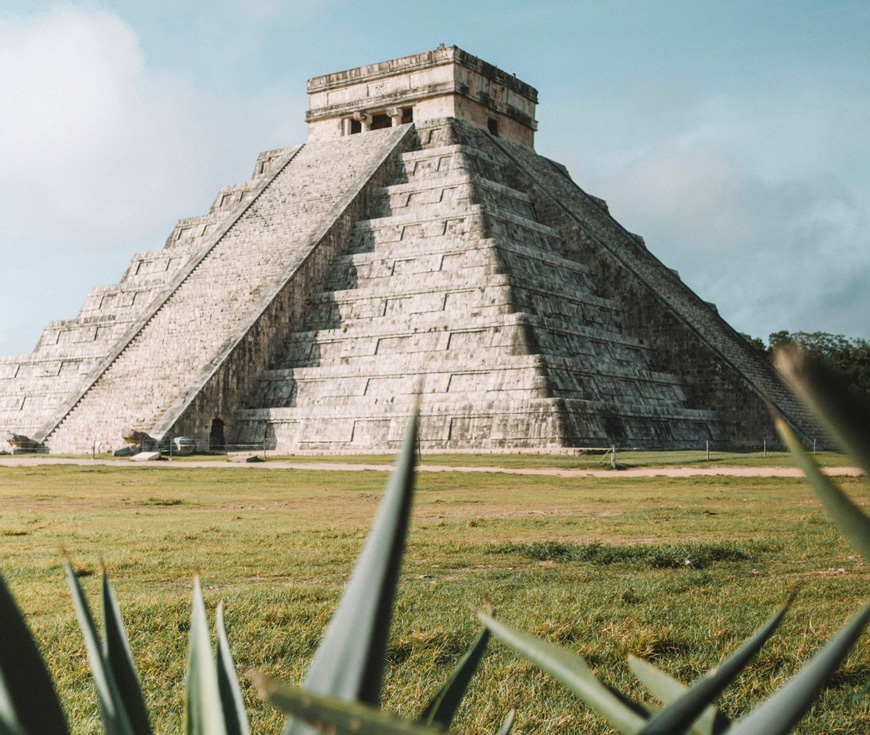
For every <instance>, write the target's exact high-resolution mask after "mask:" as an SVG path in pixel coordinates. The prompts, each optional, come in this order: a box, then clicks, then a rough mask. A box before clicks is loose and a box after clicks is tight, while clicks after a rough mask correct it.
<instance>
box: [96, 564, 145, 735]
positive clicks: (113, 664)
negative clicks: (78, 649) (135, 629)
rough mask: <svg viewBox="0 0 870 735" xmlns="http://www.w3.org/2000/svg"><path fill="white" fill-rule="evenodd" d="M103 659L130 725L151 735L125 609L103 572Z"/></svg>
mask: <svg viewBox="0 0 870 735" xmlns="http://www.w3.org/2000/svg"><path fill="white" fill-rule="evenodd" d="M102 593H103V658H104V659H105V661H106V665H107V666H108V668H109V669H110V670H111V672H112V676H113V677H114V679H115V683H116V685H117V687H118V693H119V694H120V697H121V700H122V701H123V703H124V709H125V711H126V712H127V717H129V719H130V726H131V727H132V728H133V732H134V733H135V734H136V735H151V725H150V723H149V722H148V709H147V708H146V707H145V700H144V698H143V697H142V687H141V686H140V684H139V677H138V676H137V674H136V664H135V663H134V661H133V654H132V653H131V651H130V642H129V641H128V640H127V631H126V630H125V629H124V622H123V621H122V620H121V610H120V608H119V607H118V600H117V599H116V597H115V590H114V589H113V588H112V583H111V582H110V581H109V575H108V574H106V572H105V570H104V571H103V589H102Z"/></svg>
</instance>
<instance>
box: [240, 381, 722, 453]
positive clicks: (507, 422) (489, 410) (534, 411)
mask: <svg viewBox="0 0 870 735" xmlns="http://www.w3.org/2000/svg"><path fill="white" fill-rule="evenodd" d="M429 399H430V396H428V395H426V394H424V395H423V404H422V407H421V419H420V434H419V437H420V448H421V450H422V451H424V452H427V451H428V452H434V451H448V452H449V451H498V450H504V451H509V450H516V449H537V450H544V451H546V450H548V449H559V448H564V447H584V448H586V447H607V446H609V445H610V443H611V441H612V436H613V434H614V432H617V433H619V434H620V435H621V436H622V437H623V439H622V445H623V446H637V447H638V448H644V447H653V446H673V447H680V446H685V447H689V446H693V447H697V446H698V445H699V442H701V444H703V441H704V438H703V437H707V438H711V439H714V440H715V439H717V438H719V434H718V432H717V431H716V425H715V416H714V415H712V414H711V412H709V411H692V410H687V409H682V410H675V409H657V408H653V407H643V406H637V407H635V408H634V410H632V411H631V412H626V413H624V414H622V415H619V416H614V414H613V413H612V411H611V407H610V405H609V404H608V403H605V402H595V401H565V400H562V399H552V398H542V399H529V400H521V401H498V402H489V403H485V404H477V403H475V404H470V403H462V402H437V401H434V400H429ZM412 400H413V398H412V399H409V401H408V402H405V401H401V402H395V403H384V404H380V405H377V406H374V407H372V406H359V407H357V406H355V405H354V404H352V403H349V404H346V405H342V406H315V407H305V408H279V409H269V410H259V411H245V412H240V413H239V414H238V416H237V419H236V424H235V428H234V438H233V441H234V442H236V443H237V444H239V445H245V446H263V445H265V446H266V447H267V448H270V449H272V450H273V451H277V452H278V453H296V452H299V453H304V452H316V453H344V454H353V453H365V452H394V451H396V450H397V449H398V448H399V446H400V445H401V441H402V437H403V434H404V430H405V427H406V426H407V421H408V416H409V415H410V408H411V405H412Z"/></svg>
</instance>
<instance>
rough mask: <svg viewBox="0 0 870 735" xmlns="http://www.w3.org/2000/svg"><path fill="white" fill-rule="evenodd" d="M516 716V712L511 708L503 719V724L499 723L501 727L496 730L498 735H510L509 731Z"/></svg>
mask: <svg viewBox="0 0 870 735" xmlns="http://www.w3.org/2000/svg"><path fill="white" fill-rule="evenodd" d="M516 716H517V711H516V709H515V708H513V707H511V711H510V712H508V713H507V717H505V718H504V722H502V723H501V727H500V728H499V730H498V735H510V732H511V730H513V727H514V719H515V718H516Z"/></svg>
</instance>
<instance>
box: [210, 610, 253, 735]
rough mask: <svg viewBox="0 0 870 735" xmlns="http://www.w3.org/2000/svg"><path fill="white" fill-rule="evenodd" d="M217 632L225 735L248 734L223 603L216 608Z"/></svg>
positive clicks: (218, 674)
mask: <svg viewBox="0 0 870 735" xmlns="http://www.w3.org/2000/svg"><path fill="white" fill-rule="evenodd" d="M217 634H218V667H217V678H218V690H219V691H220V696H221V707H223V711H224V722H225V723H226V726H227V735H249V733H250V728H249V727H248V717H247V715H246V714H245V703H244V701H243V700H242V690H241V688H240V687H239V678H238V677H237V676H236V666H235V664H234V663H233V657H232V654H231V653H230V641H229V639H228V638H227V629H226V625H224V603H223V602H221V603H219V604H218V609H217Z"/></svg>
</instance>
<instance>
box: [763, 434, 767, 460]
mask: <svg viewBox="0 0 870 735" xmlns="http://www.w3.org/2000/svg"><path fill="white" fill-rule="evenodd" d="M763 442H764V457H765V459H767V439H764V440H763Z"/></svg>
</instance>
